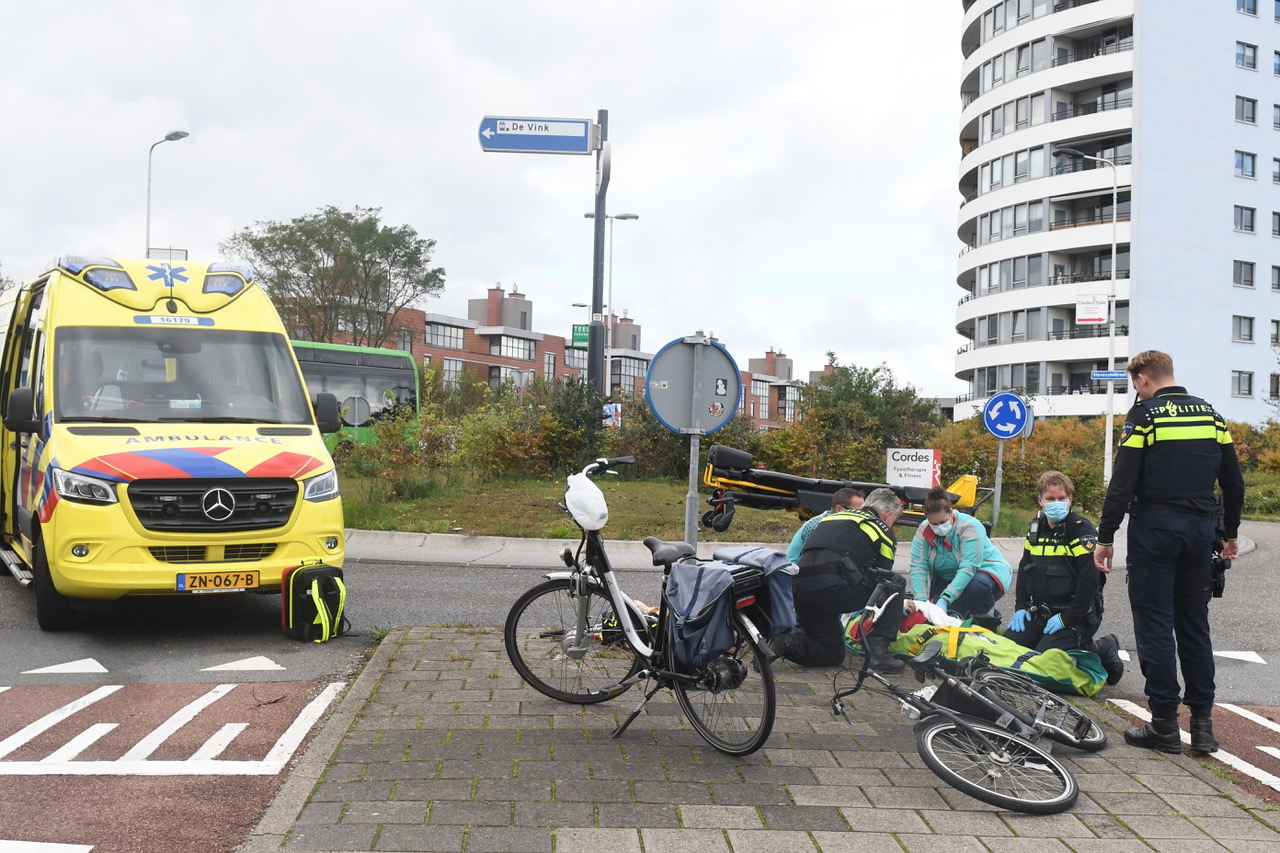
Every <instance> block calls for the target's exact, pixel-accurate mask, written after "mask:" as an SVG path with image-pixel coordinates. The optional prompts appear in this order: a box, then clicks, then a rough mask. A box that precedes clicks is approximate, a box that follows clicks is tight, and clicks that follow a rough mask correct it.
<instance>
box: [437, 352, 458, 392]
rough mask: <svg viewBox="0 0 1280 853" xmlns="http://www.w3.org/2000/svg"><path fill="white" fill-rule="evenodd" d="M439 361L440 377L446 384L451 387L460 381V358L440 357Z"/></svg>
mask: <svg viewBox="0 0 1280 853" xmlns="http://www.w3.org/2000/svg"><path fill="white" fill-rule="evenodd" d="M440 363H441V366H442V370H441V373H440V379H441V381H442V382H444V384H445V385H446V386H448V387H450V388H452V387H454V386H456V385H457V384H458V383H459V382H461V381H462V359H460V358H442V359H440Z"/></svg>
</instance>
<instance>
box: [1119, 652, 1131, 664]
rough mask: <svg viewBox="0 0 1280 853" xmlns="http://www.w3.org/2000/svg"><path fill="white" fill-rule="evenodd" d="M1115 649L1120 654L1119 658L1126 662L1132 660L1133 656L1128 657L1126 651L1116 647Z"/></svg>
mask: <svg viewBox="0 0 1280 853" xmlns="http://www.w3.org/2000/svg"><path fill="white" fill-rule="evenodd" d="M1117 651H1118V652H1119V654H1120V660H1122V661H1124V662H1125V663H1128V662H1129V661H1131V660H1133V658H1131V657H1129V653H1128V652H1126V651H1125V650H1124V649H1118V650H1117Z"/></svg>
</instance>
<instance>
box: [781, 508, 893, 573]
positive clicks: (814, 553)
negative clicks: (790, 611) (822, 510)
mask: <svg viewBox="0 0 1280 853" xmlns="http://www.w3.org/2000/svg"><path fill="white" fill-rule="evenodd" d="M896 544H897V543H896V540H895V539H894V536H893V528H891V527H889V526H888V525H886V524H885V523H884V522H883V521H881V520H880V517H879V516H878V515H876V514H875V512H873V511H872V510H870V509H847V510H841V511H840V512H833V513H830V514H829V515H826V516H824V517H823V518H822V519H821V520H819V521H818V523H817V524H816V525H814V528H813V533H811V534H810V535H809V539H808V540H807V541H806V542H805V543H804V550H803V551H801V552H800V560H799V562H798V563H797V565H799V566H800V571H799V574H798V576H799V577H805V576H806V575H814V574H823V573H825V572H829V571H838V568H837V567H838V566H839V564H840V561H841V560H842V559H843V558H845V557H848V558H849V559H850V560H852V562H853V564H854V565H855V566H857V567H859V568H870V567H875V568H879V569H887V570H890V571H891V570H892V569H893V558H894V553H895V548H896Z"/></svg>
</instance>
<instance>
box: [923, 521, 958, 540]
mask: <svg viewBox="0 0 1280 853" xmlns="http://www.w3.org/2000/svg"><path fill="white" fill-rule="evenodd" d="M954 524H955V522H953V521H952V520H951V519H949V518H948V519H947V520H946V521H944V522H942V523H941V524H934V523H933V522H932V521H931V522H929V527H930V528H932V529H933V532H934V533H936V534H938V535H939V536H946V535H947V534H948V533H950V532H951V528H952V527H953V526H954Z"/></svg>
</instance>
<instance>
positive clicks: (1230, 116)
mask: <svg viewBox="0 0 1280 853" xmlns="http://www.w3.org/2000/svg"><path fill="white" fill-rule="evenodd" d="M963 4H964V7H965V11H964V24H963V30H962V37H961V45H962V50H963V53H964V63H963V66H962V75H961V86H960V89H961V97H962V103H963V109H962V112H961V119H960V145H961V161H960V181H959V187H960V193H961V196H962V197H963V201H962V202H961V205H960V216H959V231H958V233H959V236H960V238H961V240H962V241H963V242H964V244H965V248H964V249H963V250H962V252H961V254H960V258H959V262H958V265H957V283H958V284H959V285H960V287H961V288H962V289H963V291H964V293H963V295H962V296H961V298H960V302H959V306H958V308H957V311H956V328H957V331H959V332H960V334H961V335H962V336H964V337H965V338H967V339H968V341H969V342H968V343H966V344H965V345H964V346H962V347H961V348H960V351H959V353H958V355H957V357H956V375H957V376H958V377H959V378H960V379H963V380H965V381H967V382H968V383H969V386H970V392H969V395H968V397H967V399H966V398H961V399H960V400H958V401H957V405H956V408H955V416H956V417H957V418H964V417H967V416H969V415H970V414H971V413H972V411H973V405H978V406H980V405H981V404H982V403H983V402H984V401H985V400H986V399H987V398H988V397H989V396H990V395H991V394H993V393H995V392H996V391H999V390H1002V389H1012V390H1021V391H1022V392H1023V393H1024V394H1026V395H1027V396H1028V397H1029V398H1030V399H1031V401H1032V403H1033V405H1034V407H1035V412H1036V415H1037V416H1046V415H1097V414H1102V413H1104V412H1105V411H1106V405H1107V393H1106V391H1107V387H1106V383H1105V382H1100V381H1093V380H1091V378H1090V374H1091V373H1092V372H1093V371H1095V370H1105V369H1106V368H1107V366H1108V361H1109V355H1110V354H1112V353H1113V354H1114V363H1115V368H1116V369H1123V367H1124V365H1125V363H1126V361H1127V360H1128V358H1129V356H1130V355H1131V354H1133V353H1137V352H1140V351H1142V350H1145V349H1161V350H1165V351H1166V352H1168V353H1170V354H1171V355H1172V356H1173V358H1174V365H1175V368H1176V372H1177V378H1178V381H1179V382H1180V383H1181V384H1183V385H1185V386H1187V389H1188V390H1189V391H1190V392H1191V393H1193V394H1197V395H1200V396H1203V397H1205V398H1206V399H1208V400H1209V401H1210V402H1211V403H1213V404H1214V405H1215V406H1216V407H1217V408H1218V409H1219V411H1221V412H1222V413H1223V414H1224V415H1225V416H1226V417H1228V418H1231V419H1234V420H1241V421H1249V422H1255V423H1256V422H1260V421H1262V420H1265V419H1267V418H1269V417H1272V416H1275V415H1276V414H1278V412H1277V409H1276V408H1275V407H1274V406H1273V405H1272V403H1273V402H1275V401H1280V361H1278V356H1277V347H1276V344H1277V343H1278V342H1280V0H963ZM1081 155H1083V156H1081ZM1090 158H1096V159H1090ZM1113 194H1114V195H1115V196H1116V197H1118V201H1119V203H1118V205H1115V206H1113V203H1112V199H1113ZM1113 241H1114V249H1113ZM1113 252H1114V257H1115V265H1114V266H1115V268H1114V270H1113V266H1112V257H1113ZM1112 297H1113V301H1114V314H1113V321H1114V336H1112V335H1111V334H1109V332H1110V329H1109V328H1108V325H1107V324H1106V323H1105V322H1101V323H1090V324H1084V323H1078V322H1077V319H1078V317H1077V306H1078V304H1080V303H1085V304H1088V303H1089V302H1090V301H1092V302H1094V303H1095V304H1099V303H1100V304H1101V306H1102V311H1103V313H1104V314H1105V306H1106V304H1107V302H1108V301H1111V300H1112ZM1087 316H1088V311H1084V310H1082V311H1081V313H1080V319H1083V318H1085V317H1087ZM1113 347H1114V349H1113ZM1131 403H1132V396H1131V394H1130V392H1129V388H1128V384H1127V382H1124V381H1121V382H1117V383H1116V385H1115V399H1114V403H1113V411H1114V412H1115V413H1116V414H1118V415H1121V416H1123V414H1124V412H1125V411H1127V410H1128V408H1129V406H1130V405H1131Z"/></svg>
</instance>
